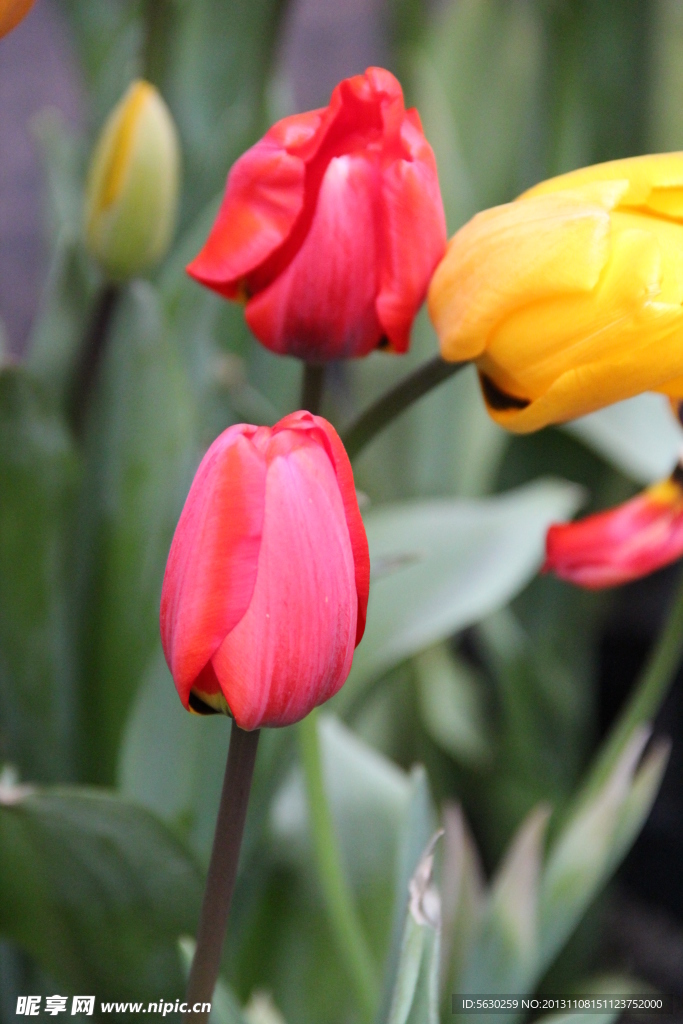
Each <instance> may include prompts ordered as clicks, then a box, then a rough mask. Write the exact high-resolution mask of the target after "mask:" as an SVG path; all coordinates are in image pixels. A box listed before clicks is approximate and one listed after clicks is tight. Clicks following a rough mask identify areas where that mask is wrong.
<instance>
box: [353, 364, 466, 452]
mask: <svg viewBox="0 0 683 1024" xmlns="http://www.w3.org/2000/svg"><path fill="white" fill-rule="evenodd" d="M468 365H469V364H468V363H447V362H445V360H443V359H442V358H441V356H435V357H434V359H430V360H429V362H427V363H423V364H422V366H418V368H417V370H414V371H413V373H411V374H409V375H408V376H407V377H406V378H405V379H404V380H402V381H401V382H400V383H399V384H397V385H396V387H394V388H392V389H391V390H390V391H387V393H386V394H385V395H382V397H381V398H379V399H378V400H377V401H376V402H375V403H374V405H371V406H370V408H369V409H366V410H365V412H363V413H361V415H360V416H359V417H358V419H357V420H356V421H355V422H354V423H352V424H351V426H350V427H348V428H347V429H346V430H345V431H344V432H343V434H342V441H343V442H344V447H345V448H346V451H347V454H348V456H349V458H350V459H353V458H354V457H355V456H356V455H358V453H359V452H360V450H361V449H362V448H364V447H365V445H366V444H367V443H368V442H369V441H372V439H373V437H375V435H376V434H379V432H380V430H384V428H385V427H387V426H388V425H389V424H390V423H391V421H392V420H394V419H396V417H397V416H400V414H401V413H402V412H404V411H405V410H406V409H407V408H408V406H410V405H412V404H413V402H416V401H417V400H418V398H422V396H423V395H426V394H427V392H428V391H431V390H432V388H435V387H438V385H439V384H442V383H443V382H444V381H445V380H448V379H449V377H452V376H453V375H454V374H456V373H458V372H459V371H460V370H462V368H463V367H464V366H468Z"/></svg>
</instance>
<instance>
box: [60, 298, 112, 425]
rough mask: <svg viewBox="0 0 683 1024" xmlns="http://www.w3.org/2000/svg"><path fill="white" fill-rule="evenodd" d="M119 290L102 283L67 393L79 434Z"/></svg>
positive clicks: (72, 417) (72, 418) (71, 420)
mask: <svg viewBox="0 0 683 1024" xmlns="http://www.w3.org/2000/svg"><path fill="white" fill-rule="evenodd" d="M120 294H121V287H120V285H116V284H111V283H110V282H109V283H107V284H104V285H103V286H102V288H101V289H100V293H99V295H98V296H97V299H96V300H95V308H94V310H93V314H92V318H91V320H90V322H89V324H88V327H87V330H86V333H85V337H84V338H83V343H82V345H81V350H80V353H79V357H78V363H77V365H76V369H75V371H74V376H73V381H72V384H71V393H70V395H69V397H68V410H67V412H68V417H69V420H70V422H71V426H72V428H73V431H74V433H75V434H76V436H77V437H78V436H79V435H80V434H81V433H82V431H83V424H84V422H85V414H86V412H87V408H88V400H89V398H90V392H91V391H92V389H93V386H94V384H95V380H96V379H97V373H98V371H99V368H100V364H101V362H102V357H103V355H104V350H105V348H106V345H107V337H108V335H109V329H110V327H111V323H112V320H113V318H114V313H115V311H116V305H117V302H118V299H119V296H120Z"/></svg>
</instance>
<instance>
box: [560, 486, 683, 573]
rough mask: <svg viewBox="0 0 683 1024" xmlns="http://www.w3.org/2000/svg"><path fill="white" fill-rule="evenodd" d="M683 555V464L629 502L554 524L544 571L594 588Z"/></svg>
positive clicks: (652, 570) (661, 565)
mask: <svg viewBox="0 0 683 1024" xmlns="http://www.w3.org/2000/svg"><path fill="white" fill-rule="evenodd" d="M681 555H683V470H681V469H680V468H679V469H677V470H676V471H674V473H673V474H672V476H671V477H670V479H668V480H664V481H662V482H661V483H659V484H655V485H654V486H653V487H648V489H647V490H645V491H643V493H642V494H639V495H637V497H635V498H632V499H631V500H630V501H627V502H625V504H623V505H620V506H619V507H617V508H613V509H610V510H609V511H607V512H599V513H597V515H592V516H587V517H586V518H585V519H582V520H580V521H579V522H576V523H560V524H557V525H555V526H551V527H550V529H549V530H548V535H547V538H546V561H545V565H544V567H543V568H544V571H545V572H552V573H554V574H555V575H556V576H559V577H560V578H561V579H563V580H568V581H569V582H570V583H576V584H578V585H579V586H581V587H587V588H588V589H590V590H599V589H601V588H603V587H613V586H617V585H618V584H621V583H628V582H629V581H630V580H635V579H638V578H639V577H641V576H646V575H647V574H648V573H651V572H654V571H655V569H661V568H662V567H663V566H665V565H669V564H670V563H671V562H674V561H676V559H678V558H680V557H681Z"/></svg>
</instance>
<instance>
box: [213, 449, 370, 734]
mask: <svg viewBox="0 0 683 1024" xmlns="http://www.w3.org/2000/svg"><path fill="white" fill-rule="evenodd" d="M356 618H357V599H356V588H355V579H354V559H353V552H352V549H351V543H350V539H349V530H348V527H347V523H346V516H345V511H344V507H343V504H342V498H341V495H340V491H339V485H338V482H337V477H336V474H335V471H334V468H333V466H332V463H331V462H330V459H329V457H328V455H327V453H326V452H325V451H324V449H323V448H321V447H320V445H318V444H315V443H305V442H304V443H303V444H300V445H299V446H298V447H296V448H294V449H292V450H290V451H289V452H288V453H286V454H281V455H276V457H275V458H273V459H272V461H271V462H270V463H269V466H268V472H267V478H266V498H265V520H264V524H263V537H262V542H261V548H260V553H259V562H258V575H257V579H256V586H255V587H254V592H253V596H252V599H251V603H250V605H249V608H248V610H247V612H246V614H245V615H244V617H243V618H242V619H241V621H240V622H239V623H238V625H237V626H236V627H235V628H234V629H233V630H232V632H231V633H230V634H229V635H228V636H227V637H226V639H225V641H224V642H223V644H222V645H221V647H220V648H219V649H218V651H217V652H216V653H215V655H214V657H213V668H214V671H215V673H216V676H217V677H218V680H219V681H220V684H221V688H222V690H223V692H224V694H225V697H226V700H227V701H228V704H229V706H230V709H231V711H232V713H233V715H234V718H235V721H236V722H237V724H238V725H239V726H240V727H241V728H243V729H255V728H259V727H261V726H262V725H263V726H267V725H278V726H280V725H287V724H290V723H292V722H295V721H298V720H299V719H301V718H303V717H304V716H305V715H306V714H308V712H309V711H310V710H312V708H313V707H315V706H316V705H318V704H322V703H323V702H324V701H326V700H328V699H329V698H330V697H331V696H332V695H333V694H334V693H336V692H337V690H338V689H339V688H340V686H341V685H342V683H343V682H344V681H345V679H346V677H347V675H348V673H349V670H350V668H351V661H352V658H353V649H354V642H355V637H356Z"/></svg>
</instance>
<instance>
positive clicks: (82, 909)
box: [0, 787, 202, 1002]
mask: <svg viewBox="0 0 683 1024" xmlns="http://www.w3.org/2000/svg"><path fill="white" fill-rule="evenodd" d="M201 887H202V878H201V875H200V872H199V870H198V869H197V867H196V865H195V863H194V862H193V860H192V859H191V858H190V857H188V855H187V853H186V852H185V850H184V849H183V847H182V846H181V845H180V844H179V843H178V841H177V840H176V839H175V838H173V836H172V835H171V834H170V833H169V832H168V831H167V829H166V828H165V827H164V826H163V825H161V824H160V823H159V822H158V821H157V820H155V819H154V818H153V817H152V816H151V815H150V814H149V813H148V812H147V811H144V810H142V809H140V808H138V807H135V806H133V805H131V804H129V803H127V802H125V801H123V800H121V799H119V798H117V797H113V796H108V795H104V794H101V793H98V792H96V791H94V790H84V789H72V790H66V789H64V790H58V789H55V790H37V791H35V792H33V791H26V790H23V789H21V788H13V789H12V788H9V789H8V788H7V787H5V788H4V789H3V790H2V791H0V891H1V893H2V898H1V899H0V931H2V933H3V934H4V935H6V936H9V937H11V938H12V939H13V940H14V941H15V942H17V943H18V944H19V945H20V946H22V947H23V948H24V949H26V950H28V951H29V952H30V953H32V955H33V956H34V957H35V958H36V960H37V961H38V962H39V963H40V964H41V966H42V967H44V968H45V969H46V970H47V971H49V973H50V975H51V976H52V977H53V978H54V980H55V982H56V983H57V984H59V985H62V986H64V987H66V988H67V989H69V991H70V992H83V991H85V992H95V993H96V994H97V997H98V999H116V1000H119V1001H122V1000H136V1001H137V1000H140V1001H144V1002H147V1001H150V1000H158V999H159V998H160V993H162V994H163V998H164V999H169V1000H171V999H173V1000H175V999H176V998H177V997H178V996H180V995H181V993H182V984H183V982H182V971H181V967H180V961H179V958H178V953H177V940H178V937H179V935H181V934H184V933H186V932H191V933H194V929H195V927H196V922H197V916H198V912H199V903H200V899H201Z"/></svg>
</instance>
